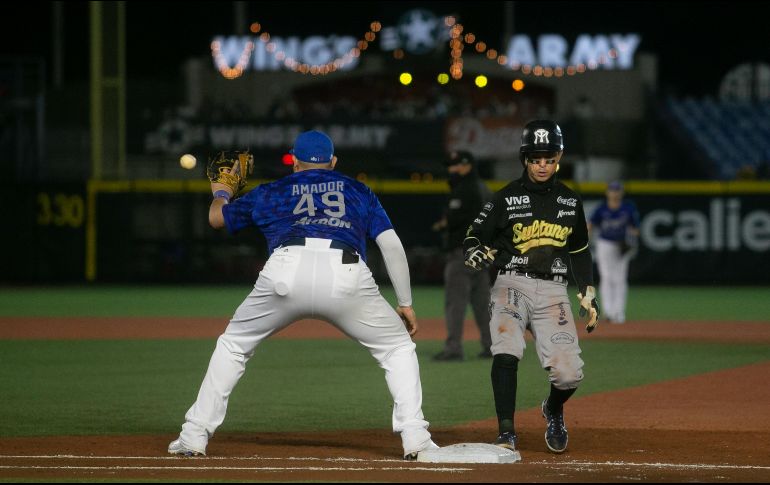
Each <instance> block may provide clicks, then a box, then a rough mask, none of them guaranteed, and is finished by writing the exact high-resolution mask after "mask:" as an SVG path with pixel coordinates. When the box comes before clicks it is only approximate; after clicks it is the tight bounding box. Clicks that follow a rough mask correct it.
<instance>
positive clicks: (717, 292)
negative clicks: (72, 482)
mask: <svg viewBox="0 0 770 485" xmlns="http://www.w3.org/2000/svg"><path fill="white" fill-rule="evenodd" d="M249 291H251V287H250V286H249V285H239V286H188V287H179V286H150V287H134V286H125V287H124V286H93V287H90V286H78V287H48V288H8V287H5V288H0V317H3V316H32V317H34V316H62V317H66V316H97V317H103V316H135V317H162V316H182V317H186V316H194V317H229V316H231V315H232V314H233V311H234V310H235V308H236V307H237V306H238V305H239V304H240V303H241V301H243V299H244V298H245V297H246V295H247V294H248V293H249ZM382 293H383V295H384V296H385V298H387V299H388V301H390V302H391V303H392V304H395V301H396V298H395V295H394V293H393V290H392V288H391V287H389V286H383V287H382ZM573 293H575V290H574V288H572V287H570V294H571V296H572V297H573V303H574V305H573V306H576V304H577V303H576V299H575V296H574V294H573ZM413 299H414V307H415V311H416V312H417V315H418V317H420V318H440V317H443V314H444V290H443V288H441V287H415V288H414V291H413ZM599 299H600V300H601V295H599ZM768 315H770V287H733V288H727V287H726V288H711V287H668V286H661V287H658V286H642V287H633V288H631V290H630V292H629V299H628V310H627V316H628V318H629V319H630V320H673V321H679V320H710V321H767V322H768V323H770V317H768Z"/></svg>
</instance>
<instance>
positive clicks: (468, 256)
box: [465, 246, 497, 271]
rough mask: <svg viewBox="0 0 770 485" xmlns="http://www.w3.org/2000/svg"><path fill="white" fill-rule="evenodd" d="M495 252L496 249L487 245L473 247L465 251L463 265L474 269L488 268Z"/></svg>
mask: <svg viewBox="0 0 770 485" xmlns="http://www.w3.org/2000/svg"><path fill="white" fill-rule="evenodd" d="M495 254H497V249H492V248H490V247H489V246H476V247H473V248H471V249H469V250H468V251H466V252H465V266H468V267H469V268H473V269H475V270H476V271H481V270H482V269H485V268H489V266H490V265H491V264H492V263H493V262H494V261H495Z"/></svg>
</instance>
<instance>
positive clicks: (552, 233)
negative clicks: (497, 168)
mask: <svg viewBox="0 0 770 485" xmlns="http://www.w3.org/2000/svg"><path fill="white" fill-rule="evenodd" d="M466 236H467V237H466V240H465V247H466V249H467V248H468V247H472V246H475V245H478V244H482V245H487V246H490V247H492V248H495V249H497V251H498V253H497V257H496V259H495V266H497V267H499V268H502V269H508V270H514V269H515V270H517V271H521V272H526V273H537V274H542V275H564V276H566V275H567V273H568V271H569V266H568V265H569V264H570V256H569V255H570V253H578V252H582V251H583V250H585V249H587V247H588V228H587V226H586V218H585V215H584V212H583V202H582V200H581V199H580V197H579V196H578V195H577V194H576V193H575V192H574V191H573V190H572V189H570V188H569V187H567V186H566V185H564V184H563V183H561V182H559V181H558V180H553V179H552V180H550V181H549V182H547V183H545V184H535V183H533V182H531V181H529V179H528V178H527V176H526V174H525V175H524V176H523V177H522V178H520V179H518V180H514V181H513V182H511V183H510V184H508V185H506V186H505V187H503V188H502V189H501V190H499V191H498V192H496V193H495V194H494V196H493V197H492V200H491V201H490V202H489V203H487V204H486V205H485V206H484V208H483V209H482V211H481V213H479V215H478V217H477V218H476V219H475V220H474V221H473V223H472V224H471V226H470V227H469V228H468V232H467V235H466Z"/></svg>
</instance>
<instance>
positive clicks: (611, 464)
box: [522, 461, 770, 470]
mask: <svg viewBox="0 0 770 485" xmlns="http://www.w3.org/2000/svg"><path fill="white" fill-rule="evenodd" d="M522 463H525V464H528V465H548V466H569V467H575V466H607V467H637V468H673V469H677V468H678V469H685V470H687V469H702V470H770V466H760V465H709V464H706V463H631V462H625V461H527V462H522Z"/></svg>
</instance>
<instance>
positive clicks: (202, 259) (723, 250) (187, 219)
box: [0, 180, 770, 285]
mask: <svg viewBox="0 0 770 485" xmlns="http://www.w3.org/2000/svg"><path fill="white" fill-rule="evenodd" d="M367 184H368V185H370V186H371V187H372V189H373V190H374V191H375V192H376V193H377V194H378V195H379V197H380V199H381V201H382V204H383V206H384V207H385V208H386V210H387V211H388V213H389V215H390V217H391V220H392V222H393V224H394V226H395V228H396V230H397V231H398V233H399V235H400V237H401V239H402V241H403V243H404V246H405V247H406V249H407V253H408V257H409V261H410V266H411V268H412V278H413V281H414V282H415V283H419V284H441V283H442V271H443V252H442V249H441V237H440V235H439V234H437V233H434V232H432V231H431V229H430V226H431V224H432V223H433V222H434V221H436V220H437V219H438V218H439V217H440V215H441V212H442V208H443V205H444V203H445V201H446V197H447V193H448V191H447V186H446V184H445V182H443V181H435V182H410V181H389V180H381V181H367ZM489 185H490V187H491V188H492V189H493V190H497V189H499V188H501V187H502V186H504V185H505V182H490V183H489ZM571 185H572V186H573V187H574V188H575V189H576V190H578V191H579V192H580V193H581V194H582V196H583V199H584V202H585V206H586V212H587V213H590V211H591V210H592V208H593V207H595V206H596V204H598V203H599V202H600V201H601V199H602V198H603V190H604V185H603V184H599V183H589V184H581V185H579V186H577V185H574V184H571ZM626 190H627V194H628V196H629V197H631V198H632V199H633V200H634V201H635V202H636V203H637V206H638V208H639V212H640V215H641V218H642V225H641V234H642V235H641V248H640V251H639V255H638V257H637V258H636V259H635V260H634V262H633V263H632V266H631V274H630V279H631V281H632V283H644V284H656V283H666V284H677V283H683V284H684V283H686V284H708V285H712V284H713V285H718V284H767V283H770V276H768V274H767V271H766V270H764V269H763V268H764V267H765V266H766V265H767V262H768V260H769V258H768V256H769V255H770V183H768V182H730V183H723V182H671V183H667V182H647V181H631V182H628V183H627V184H626ZM208 191H209V185H208V182H206V181H205V180H193V181H156V180H147V181H140V180H138V181H91V182H89V183H88V184H85V185H84V184H69V185H61V184H60V185H48V186H44V187H40V186H34V187H31V186H30V187H25V186H13V187H5V188H3V190H2V196H1V197H2V199H0V200H1V201H2V203H3V207H4V211H5V212H6V213H7V215H6V217H5V220H6V228H7V230H6V231H5V237H3V238H0V241H1V242H0V246H1V249H2V251H1V253H2V255H3V256H2V258H0V282H1V283H6V284H17V283H35V284H45V283H60V282H83V281H96V282H114V283H123V282H126V283H128V282H157V283H166V282H168V283H184V282H200V283H204V282H248V281H252V280H253V279H254V278H255V275H256V273H257V271H258V270H259V269H260V268H261V267H262V265H263V264H264V261H265V259H266V257H267V250H266V245H265V241H264V238H263V237H262V236H261V234H260V233H259V232H258V231H256V230H246V231H244V232H243V233H241V234H238V235H236V236H230V235H228V234H226V233H225V232H222V231H214V230H213V229H211V228H210V227H209V226H208V222H207V214H208V205H209V201H210V196H209V192H208ZM369 264H370V266H371V267H372V270H373V271H374V273H375V276H376V277H378V278H379V279H380V281H384V279H385V278H386V273H385V269H384V266H383V264H382V261H381V258H380V257H379V254H378V253H377V251H376V247H372V246H371V245H370V258H369Z"/></svg>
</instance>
